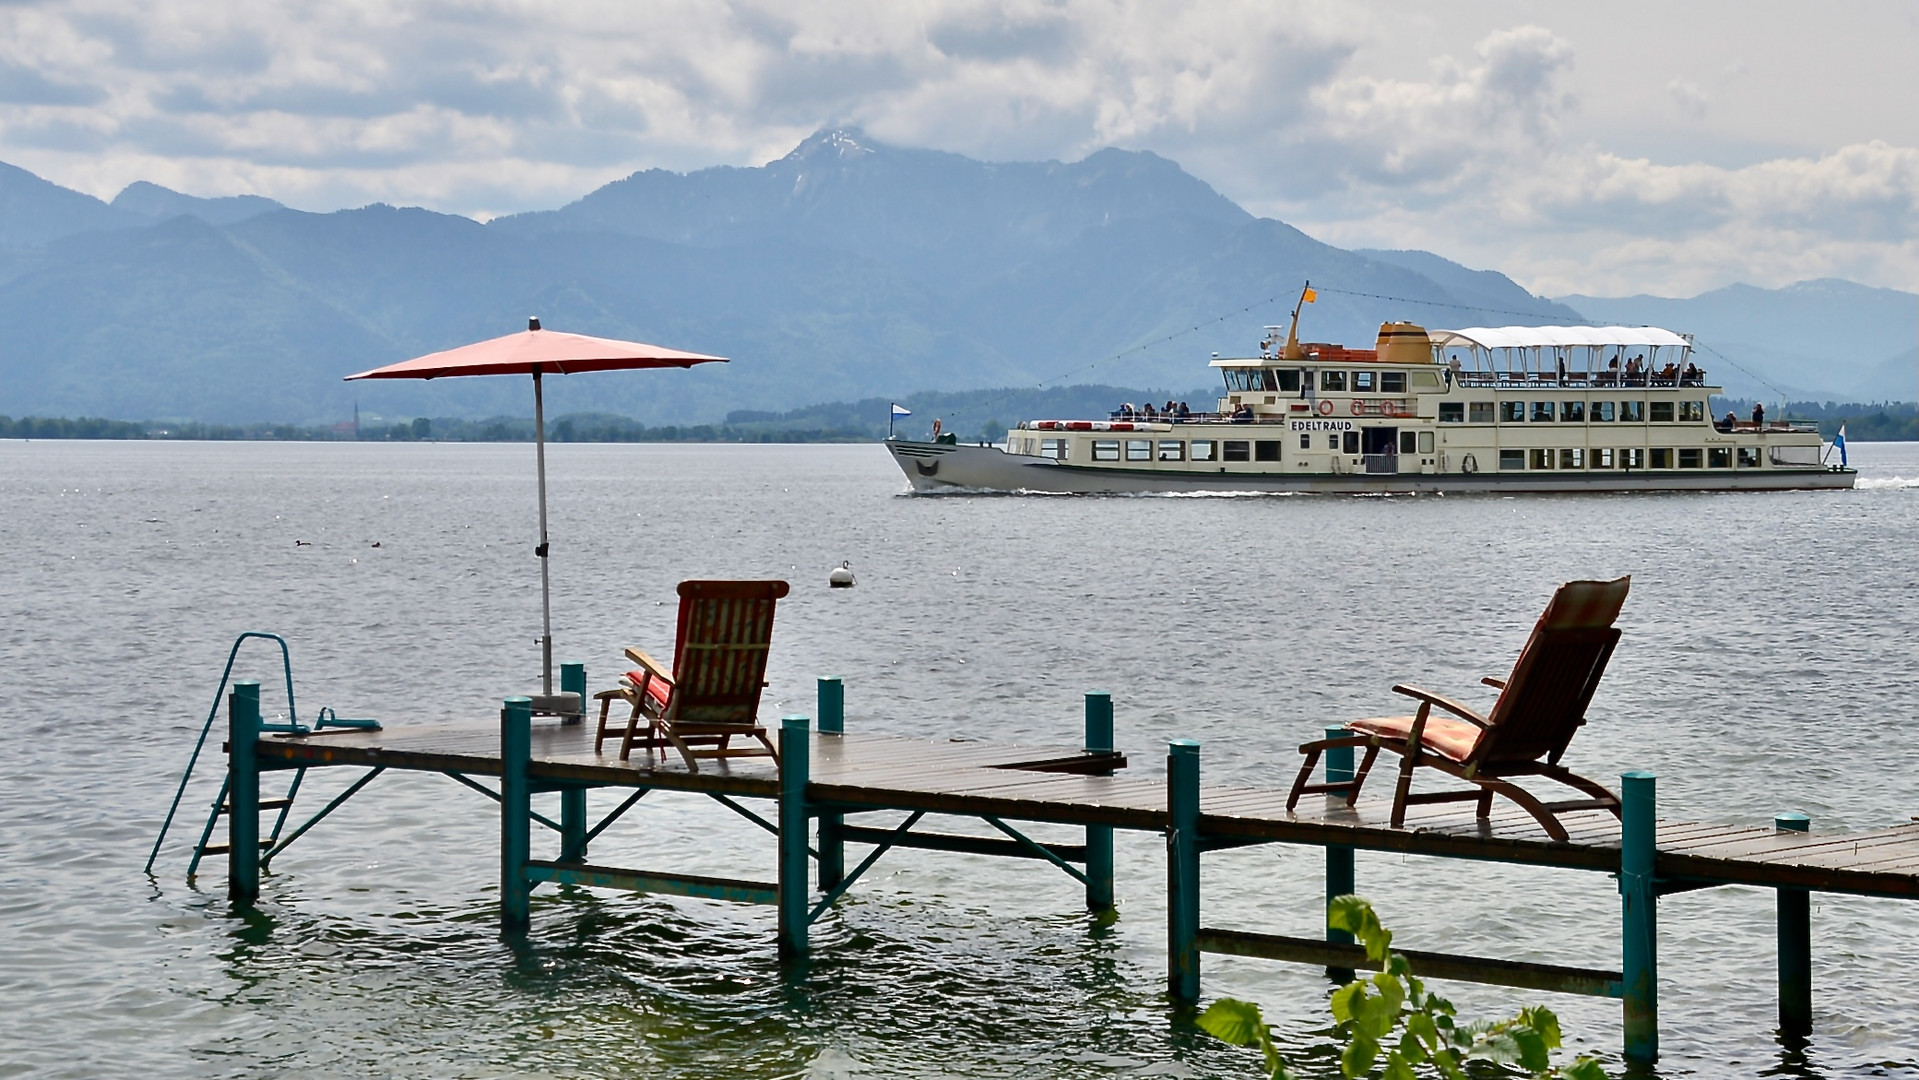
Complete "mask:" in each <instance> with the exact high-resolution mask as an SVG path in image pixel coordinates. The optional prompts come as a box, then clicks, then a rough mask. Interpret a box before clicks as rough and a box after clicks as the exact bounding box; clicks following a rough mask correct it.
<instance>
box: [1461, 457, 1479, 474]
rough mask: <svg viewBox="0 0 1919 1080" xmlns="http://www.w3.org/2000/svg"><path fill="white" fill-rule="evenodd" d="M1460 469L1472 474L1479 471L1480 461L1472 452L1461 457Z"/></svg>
mask: <svg viewBox="0 0 1919 1080" xmlns="http://www.w3.org/2000/svg"><path fill="white" fill-rule="evenodd" d="M1459 471H1460V472H1463V473H1465V474H1466V475H1468V476H1471V475H1472V474H1473V473H1476V472H1478V471H1479V462H1478V460H1477V459H1475V458H1474V457H1473V456H1472V455H1471V454H1467V455H1466V456H1465V457H1462V458H1460V459H1459Z"/></svg>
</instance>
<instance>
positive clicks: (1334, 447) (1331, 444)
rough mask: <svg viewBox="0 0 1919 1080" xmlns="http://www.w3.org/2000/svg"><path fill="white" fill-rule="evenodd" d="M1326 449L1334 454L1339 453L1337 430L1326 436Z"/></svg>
mask: <svg viewBox="0 0 1919 1080" xmlns="http://www.w3.org/2000/svg"><path fill="white" fill-rule="evenodd" d="M1326 449H1328V450H1331V451H1332V452H1333V453H1335V454H1337V453H1339V433H1338V432H1334V433H1333V434H1331V435H1328V436H1326Z"/></svg>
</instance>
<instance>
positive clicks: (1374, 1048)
mask: <svg viewBox="0 0 1919 1080" xmlns="http://www.w3.org/2000/svg"><path fill="white" fill-rule="evenodd" d="M1378 1057H1379V1043H1378V1041H1377V1040H1375V1039H1373V1038H1371V1037H1370V1036H1367V1035H1361V1034H1358V1033H1355V1034H1354V1035H1353V1041H1352V1042H1350V1043H1347V1044H1346V1052H1345V1053H1343V1054H1341V1055H1339V1071H1340V1072H1343V1073H1345V1074H1346V1075H1347V1076H1348V1077H1349V1078H1351V1077H1360V1076H1365V1075H1366V1074H1367V1073H1369V1072H1372V1071H1373V1061H1374V1060H1375V1059H1376V1058H1378Z"/></svg>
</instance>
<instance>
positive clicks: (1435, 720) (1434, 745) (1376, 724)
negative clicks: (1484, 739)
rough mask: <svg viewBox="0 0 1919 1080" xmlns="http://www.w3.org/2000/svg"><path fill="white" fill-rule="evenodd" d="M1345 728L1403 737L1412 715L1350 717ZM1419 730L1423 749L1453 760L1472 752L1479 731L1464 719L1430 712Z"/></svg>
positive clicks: (1469, 754)
mask: <svg viewBox="0 0 1919 1080" xmlns="http://www.w3.org/2000/svg"><path fill="white" fill-rule="evenodd" d="M1346 730H1347V731H1352V732H1357V733H1358V734H1361V735H1379V736H1383V737H1385V738H1388V739H1399V740H1401V741H1404V740H1405V738H1406V737H1407V736H1408V735H1411V734H1412V731H1413V718H1412V717H1410V716H1373V717H1368V718H1367V719H1364V720H1354V721H1353V722H1352V723H1350V724H1347V725H1346ZM1419 734H1420V739H1419V744H1420V746H1421V747H1422V748H1423V749H1426V750H1430V751H1432V752H1433V753H1435V754H1438V755H1440V756H1441V757H1445V758H1450V759H1451V760H1453V761H1465V760H1466V759H1467V758H1469V757H1471V756H1472V753H1473V747H1475V746H1478V745H1479V737H1480V735H1481V734H1482V732H1481V731H1480V729H1479V728H1478V727H1475V726H1474V725H1472V724H1469V723H1467V722H1466V721H1464V720H1454V719H1453V718H1452V717H1450V716H1437V715H1433V716H1428V717H1426V727H1425V729H1424V730H1423V731H1421V732H1420V733H1419Z"/></svg>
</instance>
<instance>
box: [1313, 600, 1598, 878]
mask: <svg viewBox="0 0 1919 1080" xmlns="http://www.w3.org/2000/svg"><path fill="white" fill-rule="evenodd" d="M1631 582H1632V579H1631V578H1630V577H1622V578H1619V579H1618V580H1615V581H1572V582H1568V583H1566V584H1564V585H1561V586H1560V587H1559V591H1558V592H1556V593H1554V594H1553V598H1552V602H1551V603H1549V604H1547V605H1546V611H1545V613H1544V614H1542V615H1540V616H1539V621H1538V622H1537V623H1535V624H1534V625H1533V632H1532V636H1531V637H1530V638H1527V639H1526V647H1525V648H1524V649H1522V650H1520V653H1519V660H1518V661H1517V662H1516V663H1515V664H1514V665H1513V670H1512V674H1511V675H1508V676H1507V677H1506V678H1504V679H1491V678H1489V679H1483V680H1481V681H1482V682H1484V683H1485V684H1486V685H1488V686H1491V687H1494V688H1496V689H1498V690H1499V692H1500V693H1499V700H1498V701H1496V702H1494V703H1493V707H1492V710H1491V711H1490V712H1488V713H1487V714H1486V715H1485V716H1481V715H1480V714H1478V713H1476V712H1474V711H1473V710H1472V709H1469V708H1467V707H1466V706H1464V705H1461V704H1460V703H1458V702H1456V701H1452V700H1450V699H1447V698H1444V697H1441V696H1440V695H1438V694H1435V693H1432V692H1430V691H1427V690H1421V689H1419V688H1418V687H1413V686H1405V685H1400V686H1395V687H1393V692H1394V693H1398V694H1404V695H1406V696H1407V697H1410V698H1413V699H1414V700H1416V701H1418V702H1419V711H1418V712H1417V713H1416V714H1414V715H1412V716H1380V717H1373V718H1370V719H1366V720H1354V721H1353V722H1351V723H1349V724H1347V725H1346V730H1348V731H1351V732H1353V733H1354V734H1352V735H1346V736H1341V737H1338V738H1332V739H1320V740H1318V741H1315V742H1309V743H1306V744H1305V745H1303V746H1301V747H1300V748H1299V751H1300V753H1302V754H1304V755H1306V763H1305V764H1304V765H1302V766H1301V767H1300V770H1299V778H1298V779H1297V780H1295V781H1293V790H1292V793H1291V794H1290V795H1289V796H1288V797H1287V799H1286V808H1287V809H1288V810H1291V809H1292V808H1293V807H1294V806H1296V805H1298V803H1299V798H1300V796H1301V795H1304V794H1307V793H1309V792H1337V793H1344V794H1345V796H1346V805H1348V806H1351V805H1353V804H1354V803H1356V802H1357V801H1358V800H1359V789H1360V787H1361V786H1362V785H1364V784H1365V783H1366V774H1367V773H1368V772H1369V771H1370V770H1371V769H1372V767H1373V760H1374V759H1375V758H1377V757H1378V756H1379V752H1380V751H1381V750H1390V751H1392V752H1393V753H1395V754H1398V755H1399V756H1400V761H1399V786H1398V788H1397V789H1395V791H1394V792H1393V814H1392V823H1393V827H1394V828H1400V827H1402V826H1404V825H1405V823H1406V807H1408V806H1410V805H1413V804H1417V803H1438V802H1464V801H1466V800H1476V801H1477V802H1478V804H1479V814H1478V816H1479V818H1480V819H1481V820H1485V819H1486V817H1487V816H1488V815H1489V814H1490V813H1491V811H1492V802H1493V796H1494V795H1501V796H1504V797H1506V798H1508V799H1511V800H1512V801H1513V802H1515V803H1517V804H1518V805H1519V806H1520V807H1521V808H1522V809H1524V810H1525V811H1526V812H1527V813H1529V814H1531V815H1532V816H1533V817H1534V818H1535V819H1536V820H1537V821H1538V822H1539V824H1540V825H1541V826H1542V827H1543V828H1544V829H1545V830H1546V834H1547V835H1548V836H1551V837H1552V838H1553V839H1554V840H1558V841H1560V842H1562V843H1563V842H1564V841H1565V840H1566V839H1567V835H1566V829H1565V826H1563V825H1561V824H1560V823H1559V818H1558V815H1559V814H1561V813H1563V812H1566V811H1571V810H1606V811H1609V812H1611V813H1612V815H1613V816H1614V817H1618V816H1620V811H1619V797H1618V796H1616V795H1614V794H1613V793H1612V792H1611V791H1609V790H1607V789H1606V788H1605V787H1604V786H1603V785H1601V784H1598V783H1595V782H1594V781H1592V780H1588V779H1586V778H1584V777H1582V776H1576V775H1574V774H1573V773H1571V772H1569V771H1568V770H1566V769H1565V768H1563V767H1562V766H1561V765H1560V764H1559V758H1560V756H1561V755H1562V754H1564V753H1565V752H1566V745H1567V744H1568V743H1570V742H1571V741H1572V737H1573V734H1574V733H1575V732H1577V731H1578V730H1579V727H1580V725H1581V724H1584V723H1585V722H1586V706H1587V705H1588V704H1589V703H1590V702H1591V701H1592V696H1593V691H1595V690H1597V689H1598V688H1599V679H1600V677H1601V676H1602V675H1604V674H1605V671H1606V662H1607V661H1608V660H1610V659H1611V658H1612V651H1613V646H1614V645H1615V644H1617V643H1618V641H1619V631H1618V630H1617V629H1615V628H1614V627H1613V621H1614V620H1615V619H1617V618H1618V617H1619V609H1620V607H1621V605H1623V604H1624V603H1625V601H1626V590H1627V588H1628V587H1629V586H1630V585H1631ZM1435 706H1437V707H1438V708H1440V709H1442V710H1444V711H1445V712H1448V713H1451V714H1452V715H1453V716H1454V717H1458V719H1453V718H1452V717H1447V716H1436V715H1434V714H1433V708H1434V707H1435ZM1335 746H1365V747H1366V757H1365V759H1364V761H1362V762H1361V763H1360V766H1359V770H1358V771H1357V772H1356V773H1354V775H1353V778H1352V779H1351V780H1346V781H1336V782H1332V783H1318V784H1315V783H1310V782H1309V781H1310V780H1311V777H1312V772H1313V769H1314V767H1315V766H1317V765H1318V764H1319V756H1320V754H1321V753H1323V752H1324V751H1326V750H1328V749H1330V748H1332V747H1335ZM1421 767H1427V768H1433V769H1437V770H1439V771H1440V772H1443V773H1446V774H1447V775H1449V776H1453V777H1457V778H1458V779H1461V780H1465V781H1467V782H1469V783H1471V784H1473V785H1475V787H1474V789H1473V790H1469V791H1457V790H1455V791H1441V792H1428V793H1422V794H1418V795H1415V794H1413V792H1412V783H1413V772H1414V770H1416V769H1419V768H1421ZM1530 776H1539V777H1544V778H1546V779H1548V780H1553V781H1556V782H1558V783H1561V784H1564V785H1566V786H1567V787H1571V788H1574V789H1577V790H1578V791H1580V792H1583V793H1584V794H1585V795H1586V796H1588V797H1587V798H1584V799H1575V800H1569V801H1564V802H1550V803H1549V802H1541V801H1540V800H1539V799H1538V798H1537V797H1535V796H1534V795H1533V794H1532V793H1530V792H1528V791H1526V789H1524V788H1522V787H1520V786H1518V785H1517V784H1514V783H1512V780H1513V779H1514V778H1515V777H1530Z"/></svg>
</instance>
